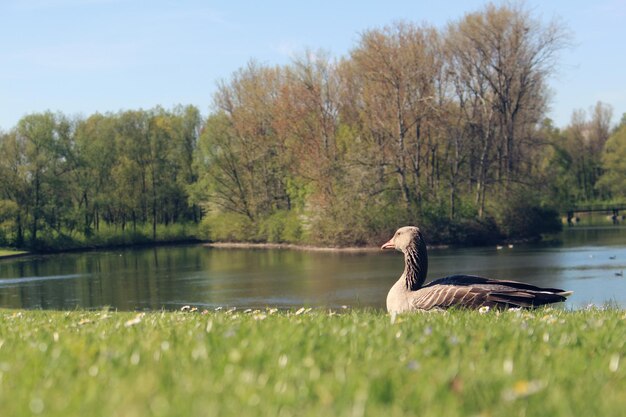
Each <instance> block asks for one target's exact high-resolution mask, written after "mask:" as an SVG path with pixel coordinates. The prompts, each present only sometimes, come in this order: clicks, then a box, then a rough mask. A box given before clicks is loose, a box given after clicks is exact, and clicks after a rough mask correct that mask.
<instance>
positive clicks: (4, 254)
mask: <svg viewBox="0 0 626 417" xmlns="http://www.w3.org/2000/svg"><path fill="white" fill-rule="evenodd" d="M25 253H27V252H26V251H21V250H15V249H0V258H10V257H13V256H20V255H24V254H25Z"/></svg>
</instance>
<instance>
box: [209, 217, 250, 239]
mask: <svg viewBox="0 0 626 417" xmlns="http://www.w3.org/2000/svg"><path fill="white" fill-rule="evenodd" d="M200 230H201V231H202V233H201V237H205V238H207V239H209V240H213V241H225V242H245V241H250V240H258V238H257V233H256V228H255V227H254V224H253V223H252V220H250V218H248V217H247V216H244V215H243V214H237V213H219V214H211V215H209V216H207V217H205V218H204V219H202V224H201V228H200Z"/></svg>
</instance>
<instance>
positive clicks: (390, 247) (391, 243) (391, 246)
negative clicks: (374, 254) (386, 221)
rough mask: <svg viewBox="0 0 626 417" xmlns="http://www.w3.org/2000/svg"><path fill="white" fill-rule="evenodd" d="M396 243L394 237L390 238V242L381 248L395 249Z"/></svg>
mask: <svg viewBox="0 0 626 417" xmlns="http://www.w3.org/2000/svg"><path fill="white" fill-rule="evenodd" d="M395 248H396V244H395V243H393V238H391V239H389V242H387V243H385V244H384V245H382V246H381V247H380V249H395Z"/></svg>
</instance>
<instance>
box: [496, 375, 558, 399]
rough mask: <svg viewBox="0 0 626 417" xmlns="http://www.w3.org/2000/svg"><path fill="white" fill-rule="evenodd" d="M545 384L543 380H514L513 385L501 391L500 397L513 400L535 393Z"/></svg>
mask: <svg viewBox="0 0 626 417" xmlns="http://www.w3.org/2000/svg"><path fill="white" fill-rule="evenodd" d="M546 386H547V384H546V383H545V382H544V381H541V380H538V379H535V380H532V381H527V380H525V379H522V380H519V381H517V382H515V384H514V385H513V387H511V388H509V389H506V390H504V391H503V392H502V398H503V399H504V400H506V401H515V400H517V399H520V398H525V397H528V396H530V395H533V394H536V393H538V392H539V391H541V390H542V389H544V388H545V387H546Z"/></svg>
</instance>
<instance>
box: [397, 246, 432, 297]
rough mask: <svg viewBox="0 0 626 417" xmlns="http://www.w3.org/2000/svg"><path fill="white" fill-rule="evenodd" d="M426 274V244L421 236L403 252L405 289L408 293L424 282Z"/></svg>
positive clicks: (418, 287)
mask: <svg viewBox="0 0 626 417" xmlns="http://www.w3.org/2000/svg"><path fill="white" fill-rule="evenodd" d="M427 272H428V254H427V252H426V242H424V239H423V238H422V236H421V234H419V235H418V236H416V238H415V240H413V242H411V244H410V245H409V246H408V247H407V248H406V250H405V251H404V274H403V276H404V278H405V281H406V288H407V289H408V290H409V291H417V290H419V289H420V288H421V287H422V285H424V281H426V273H427Z"/></svg>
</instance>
